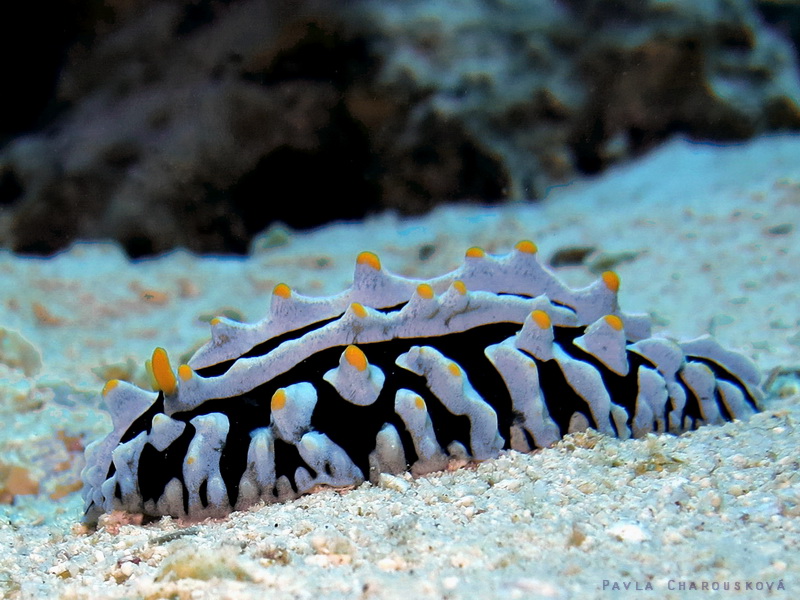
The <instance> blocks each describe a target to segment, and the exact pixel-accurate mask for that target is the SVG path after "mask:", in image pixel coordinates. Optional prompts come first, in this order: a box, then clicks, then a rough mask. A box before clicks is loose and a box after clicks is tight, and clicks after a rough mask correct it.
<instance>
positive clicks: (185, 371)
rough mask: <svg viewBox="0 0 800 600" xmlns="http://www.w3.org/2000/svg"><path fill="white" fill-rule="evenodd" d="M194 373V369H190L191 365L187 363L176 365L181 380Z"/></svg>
mask: <svg viewBox="0 0 800 600" xmlns="http://www.w3.org/2000/svg"><path fill="white" fill-rule="evenodd" d="M192 375H194V371H192V367H190V366H189V365H181V366H180V367H178V377H180V379H181V381H189V380H190V379H191V378H192Z"/></svg>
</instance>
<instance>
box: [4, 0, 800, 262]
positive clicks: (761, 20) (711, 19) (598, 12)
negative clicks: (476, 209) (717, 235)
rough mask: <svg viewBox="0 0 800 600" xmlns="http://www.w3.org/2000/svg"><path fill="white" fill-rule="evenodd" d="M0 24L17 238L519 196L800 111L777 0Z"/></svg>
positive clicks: (448, 5)
mask: <svg viewBox="0 0 800 600" xmlns="http://www.w3.org/2000/svg"><path fill="white" fill-rule="evenodd" d="M0 27H2V29H3V31H2V34H1V35H0V43H2V45H3V48H2V55H1V56H2V58H1V59H0V69H1V70H0V85H2V88H1V89H2V94H1V95H0V97H2V103H3V106H2V110H0V247H5V248H10V249H13V250H14V251H15V252H18V253H22V254H33V255H49V254H52V253H54V252H57V251H58V250H60V249H62V248H65V247H66V246H68V245H69V244H70V243H71V242H72V241H74V240H76V239H116V240H118V241H119V242H120V243H121V244H122V246H123V247H124V249H125V251H126V252H127V253H128V255H129V256H131V257H141V256H147V255H151V254H155V253H160V252H163V251H166V250H169V249H171V248H174V247H185V248H189V249H191V250H194V251H197V252H202V253H246V252H247V251H248V248H249V245H250V243H251V241H252V239H253V237H254V235H255V234H257V233H258V232H260V231H262V230H264V229H265V228H266V227H268V226H269V225H270V224H274V223H277V222H280V223H284V224H286V225H287V226H289V227H291V228H297V229H305V228H311V227H315V226H318V225H321V224H323V223H326V222H329V221H332V220H354V219H360V218H362V217H364V216H366V215H368V214H372V213H377V212H380V211H385V210H394V211H396V212H398V213H400V214H421V213H424V212H426V211H428V210H429V209H430V208H432V207H433V206H434V205H436V204H439V203H443V202H480V203H496V202H515V201H516V202H518V201H536V199H539V198H542V197H543V195H544V194H545V193H546V192H547V190H548V188H550V187H552V186H555V185H559V184H563V183H565V182H568V181H570V180H572V179H574V178H576V177H577V176H580V175H587V174H589V175H591V174H595V173H599V172H602V171H603V170H604V169H606V168H608V167H609V166H610V165H613V164H615V163H619V162H622V161H628V160H631V159H633V158H635V157H637V156H640V155H642V154H643V153H645V152H647V151H648V150H650V149H652V148H653V147H655V146H657V145H658V144H660V143H661V142H663V141H665V140H667V139H668V138H670V137H672V136H675V135H683V136H685V137H688V138H690V139H694V140H702V141H710V142H731V141H738V140H746V139H748V138H751V137H753V136H756V135H759V134H764V133H768V132H776V131H792V130H798V129H800V76H799V74H798V67H797V65H798V51H797V48H798V45H797V41H798V37H800V2H799V1H792V0H784V1H781V0H703V1H699V2H698V1H697V0H374V1H368V2H348V1H344V0H340V1H338V2H335V1H333V0H316V1H303V0H296V1H286V0H274V1H269V0H59V1H41V2H36V1H32V2H27V3H24V2H7V3H4V5H3V7H2V9H0ZM664 176H665V177H669V173H665V174H664Z"/></svg>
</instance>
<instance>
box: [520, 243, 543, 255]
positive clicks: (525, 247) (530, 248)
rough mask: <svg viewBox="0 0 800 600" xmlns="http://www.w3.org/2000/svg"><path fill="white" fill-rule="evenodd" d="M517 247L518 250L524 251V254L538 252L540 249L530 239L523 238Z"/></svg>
mask: <svg viewBox="0 0 800 600" xmlns="http://www.w3.org/2000/svg"><path fill="white" fill-rule="evenodd" d="M515 248H516V249H517V251H518V252H522V253H523V254H536V253H537V252H538V251H539V249H538V248H537V247H536V244H534V243H533V242H532V241H530V240H522V241H521V242H519V243H518V244H517V245H516V246H515Z"/></svg>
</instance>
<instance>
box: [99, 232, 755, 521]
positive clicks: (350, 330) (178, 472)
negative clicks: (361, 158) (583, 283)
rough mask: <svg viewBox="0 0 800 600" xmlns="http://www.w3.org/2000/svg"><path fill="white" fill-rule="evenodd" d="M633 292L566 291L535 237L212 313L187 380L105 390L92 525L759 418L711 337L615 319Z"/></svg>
mask: <svg viewBox="0 0 800 600" xmlns="http://www.w3.org/2000/svg"><path fill="white" fill-rule="evenodd" d="M618 288H619V278H618V277H617V275H616V274H615V273H613V272H606V273H604V274H603V275H602V277H601V278H600V279H599V280H598V281H596V282H595V283H594V284H592V285H590V286H588V287H586V288H583V289H577V290H573V289H570V288H569V287H567V286H566V285H564V284H563V283H561V282H560V281H559V280H558V279H557V278H556V276H555V275H554V274H553V273H552V272H551V271H549V270H548V269H547V268H545V267H543V266H542V265H541V264H540V263H539V261H538V260H537V257H536V246H535V245H534V244H533V243H531V242H527V241H525V242H520V243H519V244H518V245H517V246H516V248H515V250H514V251H513V252H511V253H510V254H507V255H505V256H499V257H493V256H489V255H487V254H486V253H484V252H483V251H482V250H480V249H479V248H472V249H470V250H469V251H467V255H466V259H465V262H464V264H463V265H462V266H461V267H460V268H458V269H456V270H455V271H453V272H451V273H448V274H446V275H443V276H441V277H437V278H435V279H431V280H427V281H421V280H411V279H406V278H403V277H399V276H397V275H393V274H390V273H387V272H386V271H385V270H383V269H382V268H381V265H380V261H379V259H378V257H377V256H375V255H374V254H372V253H369V252H364V253H362V254H360V255H359V257H358V259H357V264H356V270H355V277H354V282H353V285H352V287H351V288H350V289H348V290H346V291H344V292H342V293H341V294H338V295H336V296H332V297H329V298H310V297H305V296H300V295H299V294H296V293H295V292H293V291H292V290H291V289H290V288H289V287H288V286H286V285H285V284H279V285H278V286H276V287H275V289H274V291H273V295H272V304H271V308H270V314H269V316H268V317H267V318H265V319H264V320H263V321H261V322H259V323H255V324H243V323H237V322H234V321H230V320H226V319H222V318H219V319H214V320H213V321H212V339H211V341H210V342H208V343H207V344H206V345H205V346H203V347H202V348H201V349H200V350H199V351H198V352H197V353H196V354H195V355H194V356H193V357H192V359H191V360H190V361H189V364H188V365H181V366H180V367H179V368H178V369H177V372H175V371H173V370H172V367H171V366H170V364H169V359H168V357H167V354H166V352H164V350H162V349H160V348H158V349H156V350H155V352H154V353H153V357H152V361H151V363H150V370H151V373H152V375H153V379H154V388H155V389H156V391H155V392H149V391H145V390H143V389H140V388H138V387H136V386H134V385H131V384H129V383H125V382H121V381H116V380H112V381H109V382H108V383H107V384H106V386H105V388H104V389H103V396H104V398H105V401H106V403H107V405H108V409H109V411H110V413H111V417H112V421H113V426H114V429H113V431H112V432H111V433H110V434H109V435H108V436H107V437H106V438H104V439H102V440H98V441H96V442H94V443H93V444H90V445H89V446H88V447H87V449H86V468H85V469H84V471H83V480H84V483H85V488H84V492H83V494H84V499H85V501H86V515H85V520H86V521H87V522H89V523H93V522H96V520H97V518H98V517H99V515H101V514H102V513H103V512H106V511H111V510H115V509H121V510H125V511H128V512H133V513H143V514H145V515H151V516H159V515H172V516H175V517H188V518H191V519H198V518H204V517H209V516H222V515H225V514H228V513H229V512H231V511H233V510H240V509H244V508H246V507H248V506H250V505H252V504H254V503H256V502H258V501H260V500H264V501H283V500H287V499H291V498H295V497H297V496H299V495H300V494H304V493H307V492H310V491H313V490H314V489H315V488H317V487H320V486H332V487H339V486H342V487H343V486H352V485H356V484H359V483H361V482H363V481H366V480H371V481H374V480H375V479H376V478H377V477H378V476H379V474H380V473H398V472H402V471H405V470H409V469H410V470H411V472H413V473H415V474H424V473H429V472H431V471H435V470H440V469H443V468H445V467H446V466H447V464H448V461H450V460H465V459H466V460H485V459H489V458H492V457H496V456H498V454H499V453H500V452H501V451H503V450H504V449H508V448H511V449H514V450H519V451H522V452H529V451H531V450H533V449H535V448H544V447H546V446H549V445H551V444H553V443H554V442H556V441H557V440H559V439H560V438H561V437H563V436H564V435H566V434H567V433H570V432H574V431H580V430H583V429H586V428H587V427H592V428H594V429H596V430H598V431H600V432H602V433H606V434H609V435H615V436H618V437H620V438H628V437H640V436H643V435H645V434H647V433H649V432H671V433H680V432H682V431H687V430H691V429H694V428H696V427H698V426H700V425H704V424H707V423H708V424H715V423H722V422H724V421H727V420H731V419H742V418H746V417H748V416H749V415H750V414H752V413H753V412H755V411H757V410H759V407H760V404H761V398H762V394H761V391H760V389H759V382H760V379H761V376H760V373H759V371H758V370H757V368H756V367H755V365H754V364H753V363H752V362H751V361H750V360H749V359H747V358H746V357H744V356H743V355H741V354H737V353H735V352H732V351H729V350H725V349H723V348H722V347H721V346H719V344H717V343H716V342H715V341H714V340H713V339H711V338H710V337H707V336H705V337H701V338H698V339H696V340H693V341H690V342H685V343H675V342H673V341H670V340H668V339H663V338H656V337H651V335H650V321H649V319H648V317H647V316H646V315H632V314H625V313H622V312H620V310H619V307H618V305H617V290H618Z"/></svg>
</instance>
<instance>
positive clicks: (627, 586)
mask: <svg viewBox="0 0 800 600" xmlns="http://www.w3.org/2000/svg"><path fill="white" fill-rule="evenodd" d="M799 156H800V137H789V136H787V137H772V138H765V139H760V140H756V141H754V142H751V143H749V144H743V145H738V146H730V147H713V146H707V145H696V144H690V143H688V142H685V141H681V140H675V141H673V142H671V143H669V144H667V145H666V146H664V147H662V148H661V149H659V150H657V151H656V152H654V153H652V154H651V155H649V156H647V157H645V158H644V159H642V160H640V161H638V162H637V163H635V164H632V165H629V166H625V167H622V168H619V169H615V170H612V171H611V172H609V173H607V174H605V175H604V176H602V177H600V178H597V179H594V180H588V181H582V182H577V183H574V184H572V185H569V186H565V187H562V188H558V189H554V190H551V193H550V194H549V196H548V198H547V200H546V201H544V202H542V203H539V204H536V205H529V204H514V205H507V206H503V207H492V208H486V207H478V206H473V207H451V208H442V209H439V210H437V211H435V212H434V213H433V214H431V215H429V216H428V217H425V218H421V219H414V220H402V219H399V218H396V217H394V216H391V215H388V216H381V217H377V218H374V219H371V220H368V221H367V222H365V223H356V224H337V225H332V226H330V227H326V228H323V229H320V230H318V231H315V232H311V233H304V234H298V233H293V232H287V231H284V230H280V229H279V228H274V229H273V230H271V231H270V232H268V233H267V234H265V235H264V236H263V237H262V238H261V239H260V240H259V241H258V242H257V244H256V248H255V250H254V253H253V255H252V256H251V257H249V258H247V259H232V258H211V257H206V258H201V257H195V256H192V255H190V254H189V253H186V252H180V251H179V252H174V253H172V254H170V255H168V256H165V257H162V258H159V259H154V260H149V261H141V262H137V263H130V262H129V261H127V260H126V259H125V257H124V256H123V254H122V253H121V251H120V250H119V249H118V247H117V246H115V245H113V244H79V245H76V246H75V247H73V248H72V249H71V250H70V251H69V252H66V253H63V254H61V255H59V256H57V257H55V258H52V259H48V260H31V259H21V258H18V257H14V256H12V255H10V254H9V253H2V254H0V278H2V279H1V280H2V289H1V290H0V306H2V309H0V310H2V312H0V326H2V327H3V328H5V329H4V332H5V333H4V337H2V336H0V337H2V339H0V342H2V343H0V411H2V413H3V421H4V423H5V425H4V427H3V429H2V433H0V474H5V475H4V476H5V477H6V480H7V481H6V482H5V483H4V484H3V485H5V489H4V491H5V495H6V501H9V500H12V499H13V504H6V505H3V506H0V547H2V548H3V552H2V553H1V554H0V597H3V598H14V599H16V598H20V599H28V598H31V599H33V598H92V599H102V598H154V599H155V598H191V599H202V598H265V597H268V598H297V599H304V598H309V599H311V598H314V599H316V598H376V599H380V598H403V599H408V598H448V599H459V598H469V599H470V600H475V599H478V598H559V599H560V598H612V597H629V598H632V597H637V598H638V597H642V596H644V597H646V596H647V595H650V596H652V597H654V598H706V597H731V596H735V597H742V598H762V597H781V598H783V597H785V598H794V597H797V595H798V594H800V568H799V567H798V563H800V472H798V465H799V464H800V454H798V447H800V443H799V442H800V434H798V432H797V429H796V428H797V424H798V423H800V398H798V394H797V390H798V389H799V387H800V386H798V383H797V382H798V379H797V372H798V369H800V360H799V359H798V351H799V349H800V310H799V309H800V237H798V236H800V160H798V159H797V157H799ZM521 239H532V240H534V241H535V242H536V243H537V244H538V246H539V249H540V254H541V255H542V256H543V257H544V258H549V257H551V256H553V255H555V254H556V253H559V255H560V256H564V255H565V252H564V251H565V250H568V249H572V250H573V251H574V250H575V249H576V248H579V247H582V248H594V253H593V254H592V255H591V256H590V258H589V260H588V261H587V262H588V264H589V265H590V266H594V267H596V268H597V269H601V268H602V267H603V266H605V265H613V266H614V268H615V269H616V270H617V271H618V272H619V274H620V276H621V278H622V282H623V284H622V290H621V295H620V302H621V305H622V308H623V309H624V310H626V311H629V312H639V311H648V312H650V313H651V314H652V315H653V317H654V321H655V323H656V325H657V327H656V330H657V332H658V333H659V334H663V335H670V336H675V337H677V338H690V337H695V336H697V335H699V334H702V333H706V332H711V333H713V334H714V335H715V336H716V337H717V338H718V339H719V340H720V341H721V342H722V343H723V344H725V345H727V346H730V347H734V348H739V349H741V350H742V351H743V352H745V353H746V354H748V355H749V356H751V357H752V358H753V359H754V360H755V361H756V362H757V363H758V365H759V366H760V367H761V368H762V369H763V370H764V372H765V375H770V374H771V375H772V376H771V378H770V388H771V390H772V391H773V397H772V398H771V399H770V401H769V402H768V404H767V409H766V410H765V411H764V412H762V413H760V414H758V415H756V416H755V417H753V418H751V419H750V420H749V421H747V422H735V423H729V424H726V425H724V426H722V427H706V428H702V429H700V430H698V431H696V432H692V433H688V434H685V435H682V436H679V437H675V436H649V437H647V438H644V439H641V440H633V441H620V440H617V439H612V438H607V437H604V436H601V435H598V434H594V433H592V432H585V433H581V434H575V435H572V436H568V437H567V438H566V439H564V440H562V441H561V442H560V443H558V444H557V445H556V446H555V447H553V448H549V449H545V450H543V451H539V452H535V453H533V454H528V455H523V454H519V453H515V452H509V453H507V454H505V455H504V456H502V457H500V458H498V459H496V460H489V461H486V462H484V463H481V464H479V465H472V466H468V467H467V468H463V469H459V470H455V471H452V472H445V473H440V474H434V475H431V476H428V477H424V478H418V479H414V478H411V477H410V476H384V477H383V478H382V480H381V481H380V482H379V483H378V484H377V485H370V484H365V485H363V486H361V487H359V488H357V489H354V490H347V491H339V492H335V491H325V492H320V493H316V494H312V495H309V496H305V497H303V498H301V499H299V500H296V501H294V502H290V503H287V504H281V505H277V504H276V505H267V506H259V507H254V508H253V509H251V510H249V511H246V512H241V513H234V514H232V515H231V516H230V517H229V518H228V519H224V520H220V521H214V522H204V523H199V524H192V525H187V524H182V523H179V522H176V521H174V520H172V519H169V518H165V519H162V520H161V521H159V522H155V523H152V524H149V525H144V526H142V525H137V524H135V523H134V522H132V521H131V519H130V518H125V517H122V516H120V515H111V516H109V517H107V518H105V519H104V520H103V521H101V526H100V528H99V529H98V530H97V531H96V532H89V531H86V530H85V529H84V528H82V527H81V526H79V525H78V522H79V520H80V517H81V514H82V503H81V499H80V497H79V493H78V492H77V481H78V473H79V472H80V469H81V467H82V447H83V446H84V445H85V444H86V443H88V442H89V441H91V440H93V439H96V438H97V437H99V436H101V435H103V434H104V433H106V432H107V431H108V430H109V429H110V420H109V418H108V416H107V414H106V413H105V412H104V411H103V410H102V408H101V402H100V398H99V397H98V394H97V391H98V389H99V387H100V386H101V385H102V380H104V379H106V378H111V377H118V376H124V377H129V378H132V379H134V380H137V381H142V380H143V377H144V374H143V369H142V366H141V364H142V362H143V360H144V358H146V357H148V356H149V355H150V353H151V352H152V349H153V347H154V346H156V345H163V346H165V347H167V349H168V350H169V351H170V354H172V355H173V356H176V357H181V356H183V357H185V356H187V354H188V353H189V352H190V351H191V350H192V349H194V348H196V347H197V346H198V345H199V344H200V343H202V342H203V341H205V339H207V336H208V325H207V321H208V319H209V317H210V316H212V315H214V314H218V313H221V312H226V313H227V314H232V315H234V316H236V317H237V318H241V319H244V320H247V321H253V320H257V319H259V318H261V317H262V316H264V314H265V313H266V311H267V308H268V306H267V304H268V297H269V295H270V291H271V289H272V288H273V286H274V285H275V284H276V283H278V282H281V281H285V282H286V283H289V284H290V285H291V286H292V287H293V288H294V289H296V290H297V291H299V292H301V293H305V294H310V295H325V294H332V293H335V292H337V291H340V290H342V289H344V288H345V287H346V286H347V285H348V284H349V282H350V279H351V277H352V268H353V263H354V260H355V257H356V255H357V253H358V252H359V251H361V250H365V249H366V250H373V251H375V252H377V253H378V254H379V255H380V257H381V259H382V261H383V264H384V266H386V267H387V268H388V269H389V270H392V271H395V272H399V273H402V274H404V275H407V276H412V277H429V276H434V275H438V274H441V273H444V272H446V271H448V270H450V269H452V268H454V267H456V266H457V265H458V264H459V262H460V260H461V257H462V256H463V252H464V250H465V249H466V248H467V247H469V246H473V245H478V246H482V247H483V248H485V249H486V250H487V251H488V252H496V253H504V252H507V251H509V250H510V249H511V248H512V247H513V245H514V244H515V243H516V242H517V241H519V240H521ZM567 254H568V253H567ZM573 254H575V252H573ZM558 272H559V274H560V276H561V277H562V278H563V279H564V280H565V281H567V282H568V283H569V284H570V285H573V286H576V285H583V284H586V283H588V282H590V281H591V280H592V279H593V278H594V277H595V275H592V274H591V273H590V272H589V270H588V269H587V268H586V267H585V266H576V267H566V268H560V269H558ZM11 331H14V332H17V333H18V334H20V335H21V336H22V337H21V338H19V337H18V336H17V335H16V334H13V335H12V334H11V333H9V332H11ZM26 340H27V342H26ZM28 342H29V343H30V345H31V346H32V347H33V348H36V349H38V350H39V351H40V353H41V357H42V361H41V362H42V364H41V366H38V365H37V364H35V363H36V360H35V353H34V357H33V358H31V351H30V348H31V346H28V345H27V343H28ZM11 471H13V472H14V477H16V479H15V483H14V485H13V486H12V485H11V484H10V483H9V482H8V479H9V478H11V475H9V473H10V472H11ZM20 482H21V483H20ZM26 485H27V486H30V488H31V489H30V491H38V493H36V494H29V495H18V494H21V491H20V490H24V489H25V486H26ZM9 490H11V491H12V492H13V491H14V490H16V493H15V494H14V493H11V494H10V496H9V493H10V492H9ZM2 497H3V496H2V494H0V498H2Z"/></svg>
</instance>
